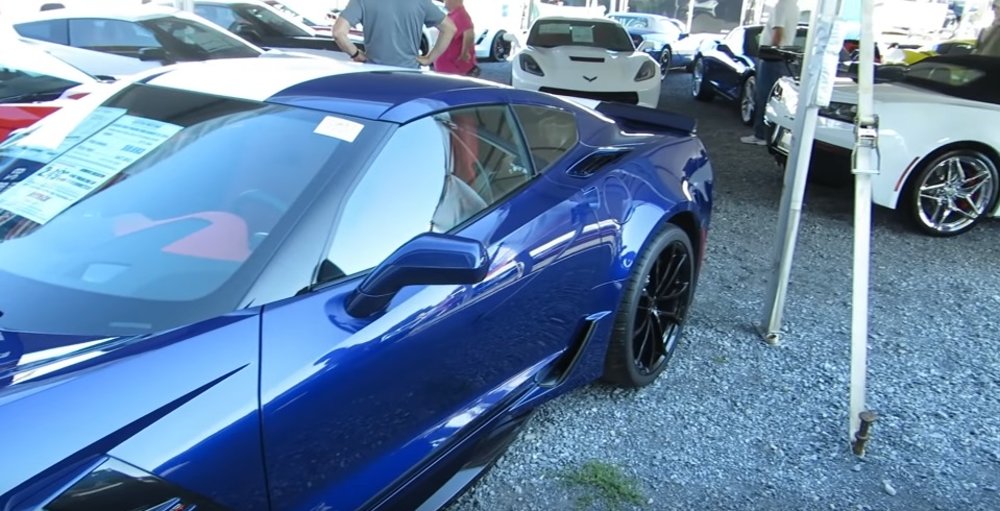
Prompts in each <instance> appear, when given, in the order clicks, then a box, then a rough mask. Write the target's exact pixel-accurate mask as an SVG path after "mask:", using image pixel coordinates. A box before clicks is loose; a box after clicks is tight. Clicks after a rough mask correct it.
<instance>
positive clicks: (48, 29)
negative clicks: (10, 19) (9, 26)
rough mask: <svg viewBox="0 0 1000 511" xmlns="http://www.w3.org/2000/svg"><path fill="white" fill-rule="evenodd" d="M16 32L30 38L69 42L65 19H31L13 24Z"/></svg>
mask: <svg viewBox="0 0 1000 511" xmlns="http://www.w3.org/2000/svg"><path fill="white" fill-rule="evenodd" d="M14 29H15V30H16V31H17V33H18V34H21V35H22V36H24V37H28V38H31V39H40V40H42V41H49V42H52V43H58V44H69V28H68V23H67V22H66V20H51V21H33V22H31V23H20V24H17V25H14Z"/></svg>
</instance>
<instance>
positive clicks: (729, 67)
mask: <svg viewBox="0 0 1000 511" xmlns="http://www.w3.org/2000/svg"><path fill="white" fill-rule="evenodd" d="M763 31H764V25H747V26H741V27H736V28H734V29H732V30H730V31H729V33H728V34H726V36H725V37H724V38H723V39H721V40H718V41H711V42H706V44H704V45H703V46H702V47H701V48H700V49H699V50H698V52H697V53H696V54H695V56H694V63H693V64H692V70H691V94H692V95H693V96H694V97H695V99H698V100H701V101H711V100H712V98H714V97H715V96H721V97H723V98H724V99H727V100H729V101H735V102H736V104H737V106H738V107H739V113H740V120H741V121H743V124H746V125H751V124H753V119H754V111H755V110H756V108H757V107H756V104H755V103H756V96H755V91H756V90H757V79H756V67H757V64H756V59H757V57H758V48H759V47H760V35H761V32H763ZM807 34H808V28H807V27H806V26H802V25H800V26H799V28H798V32H797V33H796V35H795V41H794V42H793V43H792V45H791V46H792V47H795V48H804V47H805V43H806V36H807Z"/></svg>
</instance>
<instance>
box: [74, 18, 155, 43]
mask: <svg viewBox="0 0 1000 511" xmlns="http://www.w3.org/2000/svg"><path fill="white" fill-rule="evenodd" d="M69 36H70V37H69V40H70V43H71V44H72V45H73V46H76V47H77V48H87V49H91V50H114V49H116V48H123V49H137V48H159V47H160V43H159V42H158V41H157V40H156V36H154V35H153V33H152V32H151V31H150V30H149V29H147V28H144V27H142V26H141V25H139V24H137V23H132V22H129V21H121V20H109V19H89V18H87V19H74V20H70V22H69Z"/></svg>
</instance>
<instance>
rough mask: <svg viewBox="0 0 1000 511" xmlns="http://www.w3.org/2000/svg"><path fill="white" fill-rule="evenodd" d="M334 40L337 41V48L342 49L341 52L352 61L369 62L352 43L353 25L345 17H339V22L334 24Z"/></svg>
mask: <svg viewBox="0 0 1000 511" xmlns="http://www.w3.org/2000/svg"><path fill="white" fill-rule="evenodd" d="M333 39H334V40H335V41H337V46H339V47H340V49H341V51H343V52H344V53H346V54H347V55H348V56H350V57H351V58H352V59H354V60H356V61H358V62H364V61H365V60H367V57H365V54H364V53H362V52H361V50H359V49H358V47H357V46H355V44H354V43H352V42H351V24H350V22H349V21H347V20H346V19H344V17H343V16H338V17H337V21H335V22H334V23H333Z"/></svg>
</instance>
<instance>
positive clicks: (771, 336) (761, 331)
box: [753, 324, 781, 346]
mask: <svg viewBox="0 0 1000 511" xmlns="http://www.w3.org/2000/svg"><path fill="white" fill-rule="evenodd" d="M753 328H754V330H756V331H757V335H759V336H760V338H761V339H762V340H763V341H764V342H766V343H767V344H769V345H771V346H781V332H772V331H770V329H768V328H767V327H766V326H764V325H757V324H755V325H754V326H753Z"/></svg>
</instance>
